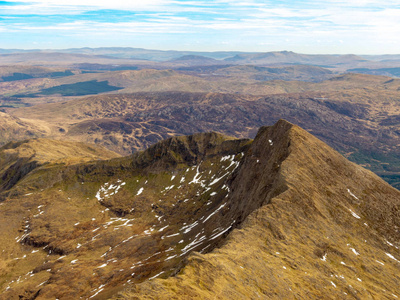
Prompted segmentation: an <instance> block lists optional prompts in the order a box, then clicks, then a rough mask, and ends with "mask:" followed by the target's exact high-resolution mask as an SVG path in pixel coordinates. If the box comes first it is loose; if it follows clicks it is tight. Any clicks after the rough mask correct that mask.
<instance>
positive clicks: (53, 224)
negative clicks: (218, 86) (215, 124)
mask: <svg viewBox="0 0 400 300" xmlns="http://www.w3.org/2000/svg"><path fill="white" fill-rule="evenodd" d="M31 173H32V172H31ZM31 173H28V174H27V175H26V176H25V177H24V179H23V180H21V181H18V180H17V181H16V182H15V184H14V186H13V187H11V188H10V189H9V194H8V197H7V199H6V200H5V201H4V202H2V203H1V204H0V217H1V218H0V220H2V221H0V231H1V235H0V242H1V245H2V247H3V248H2V249H0V250H2V251H0V263H1V268H0V270H1V271H0V289H1V291H2V295H1V296H0V299H53V298H58V299H77V298H79V297H83V298H92V299H106V298H108V297H114V298H115V299H257V298H264V299H265V298H267V299H269V298H272V299H292V298H293V299H296V298H301V299H313V298H314V299H321V298H332V299H338V298H349V299H350V298H356V299H368V298H371V299H373V298H384V297H386V298H395V297H400V295H397V288H398V287H397V286H398V282H399V279H400V278H399V275H398V271H399V269H400V251H399V249H398V247H399V246H400V245H399V243H398V241H399V237H400V236H399V235H400V233H399V232H398V228H399V227H398V226H400V215H399V207H400V192H399V191H398V190H396V189H393V188H392V187H390V186H389V185H388V184H386V183H385V182H384V181H382V180H381V179H379V178H378V177H377V176H375V175H374V174H372V173H371V172H369V171H366V170H365V169H362V168H361V167H359V166H357V165H355V164H353V163H351V162H349V161H347V160H346V159H345V158H344V157H342V156H341V155H339V154H338V153H337V152H335V151H334V150H332V149H331V148H329V147H328V146H327V145H325V144H324V143H322V142H321V141H320V140H318V139H316V138H315V137H313V136H312V135H310V134H309V133H307V132H306V131H304V130H302V129H301V128H299V127H297V126H295V125H293V124H291V123H288V122H286V121H283V120H281V121H279V122H277V123H276V124H275V125H274V126H271V127H262V128H261V129H260V130H259V132H258V134H257V136H256V138H255V139H254V141H251V140H233V139H231V138H228V137H226V136H223V135H220V134H216V133H206V134H196V135H193V136H182V137H174V138H170V139H168V140H165V141H162V142H160V143H158V144H155V145H153V146H152V147H150V148H149V149H147V150H146V151H143V152H139V153H136V154H134V155H132V156H129V157H125V158H115V159H112V160H108V161H94V162H86V163H81V164H69V165H63V164H61V163H60V164H57V165H56V164H53V165H50V166H49V167H47V168H42V169H40V174H41V176H45V178H48V180H47V181H46V182H47V185H40V184H37V185H36V186H33V187H32V188H31V190H30V191H29V193H26V194H21V193H22V191H26V189H27V188H28V186H29V183H30V182H33V180H34V179H35V178H36V177H33V178H31V176H32V174H31ZM35 176H37V174H36V175H35ZM31 186H32V185H31ZM17 189H19V193H14V191H15V190H17Z"/></svg>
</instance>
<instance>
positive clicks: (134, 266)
mask: <svg viewBox="0 0 400 300" xmlns="http://www.w3.org/2000/svg"><path fill="white" fill-rule="evenodd" d="M250 143H251V141H250V140H236V139H232V138H229V137H226V136H223V135H221V134H217V133H204V134H196V135H193V136H184V137H173V138H170V139H167V140H165V141H162V142H160V143H158V144H156V145H154V146H152V147H150V148H149V149H147V150H146V151H143V152H138V153H135V154H134V155H132V156H129V157H125V158H115V159H112V160H106V161H92V162H86V163H80V164H72V163H71V164H67V163H61V162H59V163H56V162H58V160H57V156H56V155H55V157H47V159H54V160H53V163H49V164H45V165H43V166H42V167H39V168H36V169H34V170H33V171H32V172H29V173H28V174H26V175H25V176H24V177H23V178H21V180H16V182H15V184H14V185H13V186H12V187H10V188H9V189H8V191H7V192H8V193H7V197H6V199H5V200H4V201H3V202H1V203H0V220H1V221H0V233H1V234H0V244H1V245H2V246H1V249H0V264H1V268H0V291H1V295H0V299H7V300H9V299H25V300H27V299H54V298H59V299H78V298H80V297H83V298H88V297H91V296H94V295H95V294H98V293H100V294H99V297H105V296H104V295H112V294H115V293H116V292H117V291H120V290H122V289H123V288H124V285H126V284H128V283H129V282H135V283H137V282H142V281H144V280H147V279H148V278H151V277H154V276H158V275H160V274H162V275H163V276H169V275H172V274H174V273H176V272H177V270H179V269H180V268H181V267H182V265H184V264H185V257H186V256H187V255H188V254H189V253H190V251H192V250H198V251H202V250H204V251H210V250H212V249H213V248H215V247H217V246H218V245H219V244H220V242H221V241H222V240H223V239H224V238H225V233H227V232H226V230H225V229H226V228H227V227H228V229H230V227H231V226H232V220H231V219H230V218H228V217H229V215H227V217H222V218H217V216H218V214H216V213H218V212H220V211H221V212H222V210H221V209H218V208H219V207H220V206H221V205H222V204H223V203H224V201H225V196H226V195H227V193H228V191H229V188H228V186H227V184H228V177H229V176H230V175H231V173H232V172H233V170H234V169H235V168H236V167H237V166H238V165H239V161H240V159H241V158H242V157H243V155H244V152H245V151H246V149H248V147H249V144H250ZM22 144H23V143H22ZM41 144H42V145H43V147H44V149H43V152H44V153H45V152H46V151H49V152H51V151H50V150H51V149H48V148H50V147H49V145H47V144H46V143H45V142H42V143H41ZM20 146H21V143H20V144H18V147H20ZM18 147H17V148H18ZM8 148H12V145H11V144H10V145H9V146H7V147H6V148H5V149H4V150H3V152H7V150H8ZM46 149H47V150H46ZM20 152H22V151H20ZM28 157H29V155H28ZM12 178H16V177H14V176H13V177H12ZM16 179H19V178H16ZM199 220H203V221H204V222H203V221H199Z"/></svg>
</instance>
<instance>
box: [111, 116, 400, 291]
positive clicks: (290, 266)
mask: <svg viewBox="0 0 400 300" xmlns="http://www.w3.org/2000/svg"><path fill="white" fill-rule="evenodd" d="M231 187H232V193H231V195H230V196H229V198H228V200H227V202H228V203H229V204H228V205H227V207H228V208H229V209H230V211H235V212H238V211H242V212H243V211H246V210H248V211H249V212H250V215H249V216H248V217H247V218H246V219H245V220H244V221H243V223H242V224H241V226H240V227H239V228H236V229H234V230H233V231H232V232H231V234H230V235H229V236H228V238H227V240H226V241H225V244H224V245H223V246H222V247H221V248H219V249H216V250H214V251H213V252H212V253H209V254H199V253H194V254H192V255H191V256H190V257H189V263H188V265H187V266H186V267H185V268H183V269H182V271H181V272H180V273H179V274H178V275H177V276H175V277H170V278H168V279H156V280H151V281H146V282H144V283H141V284H137V285H133V286H130V287H127V288H126V290H125V291H124V292H121V293H120V295H119V296H118V297H116V298H117V299H258V298H260V299H299V298H300V299H322V298H323V299H376V298H385V299H397V297H400V295H399V293H398V282H399V279H400V278H399V275H398V274H399V273H398V272H399V270H400V251H399V248H398V247H399V246H400V244H399V242H398V241H399V235H400V234H399V231H398V229H399V226H400V215H399V208H400V192H399V191H398V190H395V189H393V188H392V187H390V186H389V185H388V184H386V183H385V182H383V181H382V180H381V179H380V178H378V177H377V176H375V175H374V174H372V173H371V172H369V171H367V170H365V169H362V168H361V167H359V166H357V165H355V164H353V163H351V162H349V161H347V160H346V159H345V158H343V157H342V156H341V155H339V154H338V153H336V152H335V151H334V150H332V149H331V148H329V147H328V146H326V145H325V144H324V143H322V142H321V141H319V140H317V139H316V138H314V137H313V136H311V135H310V134H308V133H307V132H305V131H304V130H302V129H300V128H299V127H297V126H294V125H292V124H290V123H287V122H285V121H279V122H278V123H277V124H276V125H274V126H273V127H264V128H261V129H260V131H259V133H258V135H257V137H256V138H255V140H254V142H253V143H252V145H251V147H250V148H249V150H248V151H247V152H246V155H245V156H244V157H243V159H242V161H241V164H240V166H239V167H238V169H237V170H236V171H235V173H234V176H233V177H232V179H231ZM260 206H261V207H260ZM244 215H246V214H244Z"/></svg>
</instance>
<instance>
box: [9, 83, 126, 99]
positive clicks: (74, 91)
mask: <svg viewBox="0 0 400 300" xmlns="http://www.w3.org/2000/svg"><path fill="white" fill-rule="evenodd" d="M120 89H123V88H121V87H117V86H112V85H109V84H108V81H97V80H91V81H84V82H77V83H72V84H62V85H59V86H54V87H51V88H48V89H43V90H41V91H39V92H38V93H35V94H22V95H14V97H20V98H22V97H37V96H39V95H43V96H49V95H57V94H59V95H61V96H85V95H95V94H100V93H105V92H111V91H116V90H120Z"/></svg>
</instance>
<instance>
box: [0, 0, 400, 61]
mask: <svg viewBox="0 0 400 300" xmlns="http://www.w3.org/2000/svg"><path fill="white" fill-rule="evenodd" d="M399 37H400V1H399V0H381V1H378V0H347V1H344V0H343V1H342V0H326V1H318V0H293V1H287V0H270V1H258V0H215V1H209V0H203V1H192V0H139V1H137V0H111V1H106V0H69V1H67V0H65V1H64V0H26V1H25V0H18V1H10V0H8V1H0V48H6V49H7V48H22V49H36V48H41V49H62V48H75V47H112V46H122V47H137V48H148V49H160V50H171V49H172V50H194V51H221V50H239V51H262V52H267V51H279V50H291V51H295V52H300V53H311V54H312V53H314V54H319V53H327V54H335V53H336V54H346V53H354V54H400V38H399Z"/></svg>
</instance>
